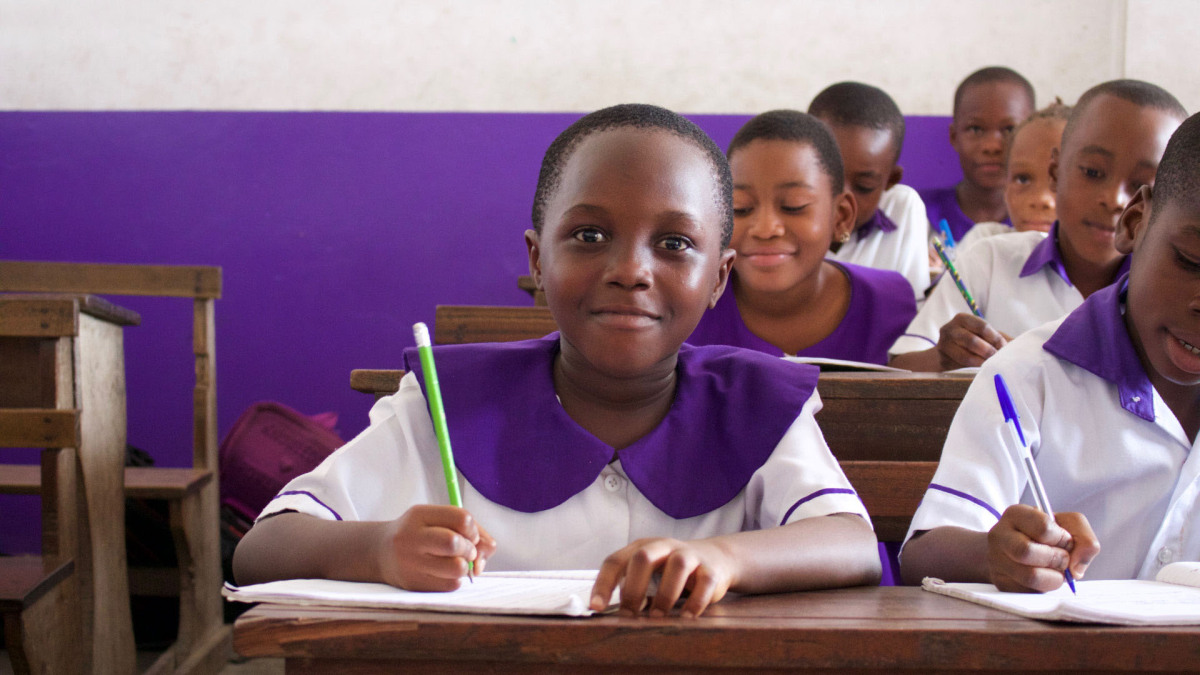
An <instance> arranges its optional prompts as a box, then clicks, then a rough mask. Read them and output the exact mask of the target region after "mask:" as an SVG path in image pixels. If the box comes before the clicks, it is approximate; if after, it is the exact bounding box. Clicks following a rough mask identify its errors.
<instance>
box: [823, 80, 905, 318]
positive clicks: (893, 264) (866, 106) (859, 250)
mask: <svg viewBox="0 0 1200 675" xmlns="http://www.w3.org/2000/svg"><path fill="white" fill-rule="evenodd" d="M808 114H810V115H812V116H813V117H816V118H817V119H819V120H821V121H822V122H824V123H825V124H827V125H829V128H830V129H831V130H832V131H833V137H834V138H835V139H836V140H837V144H838V149H839V150H840V151H841V153H842V164H843V165H844V168H845V170H846V190H848V191H849V192H850V196H851V197H853V198H854V204H855V208H856V210H857V213H858V215H857V216H856V217H855V219H854V230H853V231H852V232H843V233H842V234H841V235H839V236H838V237H837V238H836V239H834V242H833V244H832V245H831V246H830V251H831V253H830V254H829V257H830V258H833V259H834V260H838V261H841V262H847V263H853V264H855V265H862V266H864V267H874V268H876V269H881V270H892V271H893V272H899V273H900V274H901V275H903V276H904V278H905V279H908V283H909V284H911V285H912V287H913V296H914V297H915V298H917V299H918V300H924V299H925V291H926V290H927V289H928V288H929V254H928V250H929V220H928V219H927V218H926V217H925V204H924V203H922V202H921V198H920V197H919V196H917V191H916V190H914V189H912V188H910V187H909V186H907V185H901V184H900V179H901V177H903V175H904V168H903V167H901V166H900V165H899V164H897V163H896V161H897V160H898V159H900V149H901V147H903V145H904V115H901V114H900V108H898V107H896V103H895V102H894V101H893V100H892V97H891V96H888V95H887V92H885V91H883V90H882V89H879V88H878V87H872V86H871V85H869V84H863V83H861V82H839V83H838V84H834V85H831V86H829V87H827V88H826V89H825V90H824V91H822V92H821V93H819V94H817V97H816V98H814V99H813V101H812V103H811V104H809V106H808Z"/></svg>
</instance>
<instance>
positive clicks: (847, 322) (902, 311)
mask: <svg viewBox="0 0 1200 675" xmlns="http://www.w3.org/2000/svg"><path fill="white" fill-rule="evenodd" d="M832 264H833V265H836V266H837V267H838V269H840V270H841V271H842V273H843V274H845V275H846V277H847V278H848V279H849V280H850V289H851V290H850V307H849V308H847V310H846V315H845V316H844V317H843V318H842V320H841V322H839V323H838V325H837V327H836V328H834V329H833V332H832V333H830V334H829V335H826V336H825V337H824V338H823V339H822V340H821V341H819V342H817V343H815V344H812V345H809V346H808V347H805V348H804V349H801V350H799V351H798V352H797V353H795V354H790V356H811V357H820V358H827V359H840V360H843V361H862V362H864V363H876V364H879V365H886V364H887V359H888V348H889V347H891V346H892V344H893V343H894V342H895V341H896V339H897V338H898V337H899V336H900V335H901V334H902V333H903V332H904V330H905V328H906V327H907V326H908V323H909V321H911V320H912V317H913V315H914V314H915V311H916V308H915V306H914V304H913V302H912V301H911V298H909V297H906V295H905V293H906V289H905V287H904V286H903V285H901V284H898V283H897V282H896V274H895V273H894V272H887V271H884V270H876V269H871V268H870V267H860V266H858V265H851V264H849V263H838V262H835V263H832ZM688 342H689V343H690V344H694V345H733V346H735V347H745V348H747V349H753V350H756V351H760V352H763V353H766V354H772V355H775V356H783V355H784V352H783V350H782V349H780V348H779V347H777V346H775V345H773V344H771V343H769V342H767V341H766V340H764V339H762V338H760V337H759V336H757V335H755V334H754V333H752V332H751V331H750V329H749V328H747V327H746V323H745V322H744V321H742V315H741V314H740V313H739V312H738V306H737V301H736V300H735V299H734V294H733V293H730V292H728V291H726V292H725V294H724V295H722V296H721V299H720V300H718V301H717V306H716V307H713V308H712V309H711V310H709V311H708V312H706V313H705V314H704V318H702V319H700V325H698V326H696V330H695V332H693V333H692V335H691V336H690V337H689V338H688Z"/></svg>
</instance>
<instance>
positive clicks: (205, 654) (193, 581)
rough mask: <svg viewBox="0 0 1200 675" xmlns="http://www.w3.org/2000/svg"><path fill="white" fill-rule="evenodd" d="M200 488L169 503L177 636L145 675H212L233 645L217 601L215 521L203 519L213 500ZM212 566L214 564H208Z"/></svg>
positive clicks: (221, 665)
mask: <svg viewBox="0 0 1200 675" xmlns="http://www.w3.org/2000/svg"><path fill="white" fill-rule="evenodd" d="M209 487H213V488H215V486H214V485H212V483H210V484H209V485H206V486H204V488H201V490H199V491H198V492H195V493H192V494H189V495H187V496H186V497H184V498H183V499H182V500H171V501H170V502H169V505H170V510H171V536H172V538H173V539H174V541H175V557H176V558H177V559H178V561H179V635H178V637H176V639H175V644H173V645H171V648H170V649H169V650H168V651H167V652H166V653H164V654H163V655H162V656H161V657H159V659H158V661H157V662H155V664H154V665H153V666H152V667H151V668H150V669H149V670H148V671H146V673H145V675H157V674H158V673H174V674H175V675H181V674H183V673H197V674H199V675H216V673H219V672H220V670H221V668H223V667H224V666H225V660H226V657H227V655H228V653H229V650H230V646H231V644H232V641H233V629H232V627H231V626H226V625H225V614H224V607H223V606H222V603H223V600H222V599H221V590H220V585H221V569H220V556H219V555H217V556H215V558H214V557H213V556H210V555H208V554H209V553H211V552H212V551H214V550H216V549H212V548H206V547H212V546H217V545H218V543H219V540H218V537H219V532H217V531H216V530H215V528H213V527H211V526H210V525H211V523H212V522H213V521H214V520H215V519H214V518H211V517H205V516H206V514H205V513H204V510H203V509H204V507H205V506H206V505H212V506H214V507H215V505H216V495H215V489H214V490H212V491H210V492H213V493H214V494H205V493H206V488H209ZM214 560H215V562H216V564H215V565H213V564H210V563H212V562H213V561H214Z"/></svg>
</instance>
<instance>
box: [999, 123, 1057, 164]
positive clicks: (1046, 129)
mask: <svg viewBox="0 0 1200 675" xmlns="http://www.w3.org/2000/svg"><path fill="white" fill-rule="evenodd" d="M1064 126H1066V120H1057V119H1053V118H1044V119H1038V120H1033V121H1031V122H1030V123H1029V124H1026V125H1025V126H1023V127H1021V130H1020V131H1019V132H1018V133H1017V134H1016V135H1015V136H1013V137H1012V141H1011V142H1012V148H1011V151H1010V152H1011V158H1012V159H1016V158H1017V157H1019V156H1021V155H1034V154H1036V155H1040V154H1043V153H1045V154H1049V152H1050V150H1051V148H1056V147H1058V144H1059V141H1060V140H1061V139H1062V131H1063V127H1064Z"/></svg>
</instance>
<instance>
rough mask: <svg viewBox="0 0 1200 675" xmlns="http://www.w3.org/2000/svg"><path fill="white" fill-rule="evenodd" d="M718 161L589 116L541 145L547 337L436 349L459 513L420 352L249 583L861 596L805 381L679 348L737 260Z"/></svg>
mask: <svg viewBox="0 0 1200 675" xmlns="http://www.w3.org/2000/svg"><path fill="white" fill-rule="evenodd" d="M731 189H732V188H731V181H730V176H729V167H728V164H727V162H726V160H725V157H724V156H723V155H722V154H721V151H720V149H719V148H717V146H716V145H715V144H714V143H713V142H712V141H711V140H710V139H709V138H708V136H706V135H705V134H704V132H703V131H701V130H700V129H699V128H698V127H696V126H695V125H694V124H692V123H691V122H689V121H687V120H686V119H684V118H683V117H681V116H679V115H676V114H675V113H672V112H670V111H668V110H664V109H662V108H657V107H654V106H646V105H621V106H615V107H612V108H607V109H604V110H601V111H598V112H595V113H592V114H590V115H587V116H585V117H583V118H582V119H580V120H579V121H577V122H575V123H574V124H572V125H571V126H570V127H568V128H567V130H566V131H564V132H563V133H562V134H561V135H559V137H558V138H557V139H555V141H554V142H553V143H552V144H551V145H550V148H549V149H548V150H547V152H546V155H545V158H544V160H543V163H542V168H541V173H540V176H539V178H538V187H537V192H536V195H535V197H534V206H533V227H534V229H533V230H530V231H528V232H526V234H525V239H526V244H527V246H528V249H529V263H530V272H531V273H532V275H533V278H534V280H535V281H536V282H537V284H538V287H539V288H541V289H543V290H544V291H545V293H546V300H547V303H548V305H549V308H550V311H551V313H552V314H553V315H554V319H555V321H556V322H557V323H558V325H559V327H560V329H561V332H560V333H552V334H550V335H548V336H546V337H545V338H542V339H537V340H527V341H524V342H513V343H500V344H475V345H457V346H448V347H435V348H434V352H435V354H436V361H437V370H438V374H439V377H440V381H441V385H442V394H443V397H444V400H445V402H446V408H447V418H448V420H449V423H450V434H451V438H452V441H453V443H454V449H455V459H456V464H457V467H458V470H459V473H460V475H461V476H462V477H463V478H464V479H465V480H463V483H462V493H463V504H464V506H465V508H456V507H452V506H447V505H446V504H448V499H447V494H446V483H445V479H444V476H443V472H442V466H441V460H440V456H439V453H438V446H437V442H436V439H435V436H434V432H433V427H432V424H431V422H430V415H429V409H428V406H427V404H426V399H425V395H424V393H423V388H422V382H423V380H422V378H421V377H420V376H419V373H414V372H413V370H414V369H419V368H420V361H419V360H418V359H417V358H416V357H415V354H414V350H409V351H407V352H406V353H405V368H406V369H407V370H408V371H409V373H408V374H407V375H406V376H405V377H404V379H403V380H402V382H401V384H400V389H399V391H398V392H397V393H396V394H395V395H393V396H391V397H389V398H385V399H381V400H380V401H379V402H378V403H377V404H376V406H375V407H374V409H373V410H372V411H371V413H372V415H371V417H372V423H371V426H370V427H368V428H367V429H366V430H365V431H364V432H363V433H361V434H360V435H359V436H358V437H357V438H355V439H354V440H352V441H350V442H349V443H347V444H346V445H345V446H343V447H342V448H340V449H339V450H337V451H336V452H334V453H333V454H332V455H331V456H330V457H329V458H328V459H327V460H325V461H324V462H323V463H322V464H321V465H320V466H318V467H317V468H316V469H314V470H313V471H312V472H311V473H308V474H305V475H303V476H300V477H298V478H296V479H295V480H293V481H292V482H290V483H289V484H288V485H287V486H285V487H284V489H283V491H281V492H280V494H279V496H278V497H276V499H275V500H274V501H273V502H272V503H270V504H269V505H268V506H267V508H266V509H265V510H264V511H263V513H262V515H260V516H259V519H258V521H257V523H256V524H255V525H254V527H253V528H252V529H251V530H250V532H249V533H248V534H247V535H246V537H245V539H243V540H242V542H241V544H240V545H239V546H238V549H237V554H236V556H235V559H234V569H235V572H236V575H237V579H238V581H239V583H243V584H245V583H257V582H263V581H269V580H273V579H282V578H335V579H347V580H357V581H375V582H384V583H388V584H392V585H394V586H399V587H401V588H407V589H412V590H422V591H448V590H452V589H455V588H457V587H458V586H459V585H460V584H461V583H463V579H462V577H463V576H464V575H465V574H466V573H467V563H468V562H472V561H473V562H474V565H475V570H476V571H483V570H484V568H485V567H486V568H487V569H491V570H538V569H589V568H597V567H598V568H599V569H600V573H599V575H598V577H597V580H596V583H595V587H594V595H593V601H592V603H593V607H594V608H596V609H600V608H602V607H604V606H605V605H606V604H607V599H608V597H609V596H610V594H611V592H612V591H613V589H614V588H616V587H617V586H618V584H619V585H620V587H621V609H622V612H624V613H626V614H635V613H639V612H641V611H643V602H644V601H645V599H646V597H647V593H648V590H647V589H648V588H649V586H650V584H651V581H652V579H653V578H656V577H658V590H657V594H655V595H654V597H653V602H652V603H651V604H650V606H649V608H648V611H649V612H650V614H651V615H661V614H663V613H667V612H670V611H671V609H672V607H673V606H674V605H675V602H676V600H678V599H679V598H681V597H682V596H684V595H685V589H686V590H687V591H689V592H690V594H686V595H687V598H686V601H685V602H684V604H683V606H682V609H681V610H680V611H681V613H682V614H683V615H685V616H696V615H699V614H700V613H701V612H703V611H704V609H705V608H706V607H707V606H708V605H710V604H711V603H714V602H717V601H718V600H720V599H721V597H722V596H723V595H724V594H725V593H726V592H727V591H733V592H738V593H765V592H774V591H792V590H799V589H809V588H829V587H834V586H849V585H858V584H874V583H876V582H877V581H878V579H879V574H880V571H879V560H878V557H877V555H876V548H875V544H876V541H875V537H874V535H873V534H872V530H871V525H870V522H869V521H868V520H867V515H866V513H865V511H864V510H863V506H862V504H861V502H860V501H859V499H858V497H857V496H856V495H855V493H854V490H853V489H852V488H851V486H850V484H849V483H848V482H847V481H846V478H845V476H844V475H843V474H842V472H841V469H840V468H839V466H838V463H837V461H835V460H834V458H833V456H832V455H831V454H830V453H829V450H828V448H827V447H826V445H825V441H824V439H823V438H822V436H821V432H820V429H819V428H818V427H817V424H816V422H815V420H814V419H813V413H814V412H815V411H816V410H817V409H818V408H819V407H820V400H819V398H818V397H817V395H816V393H815V386H816V380H817V371H816V369H815V368H812V367H811V366H805V365H801V364H796V363H789V362H787V361H784V360H782V359H776V358H770V357H766V356H763V355H761V354H756V353H753V352H748V351H744V350H737V349H729V348H719V347H706V348H693V347H690V346H687V345H683V341H684V338H686V337H687V336H688V335H689V334H690V333H691V332H692V329H693V328H694V327H695V325H696V322H697V321H698V320H699V318H700V315H701V314H703V313H704V311H705V310H706V309H707V308H708V307H710V306H711V305H712V303H714V302H715V301H716V299H717V297H719V296H720V294H721V291H722V290H723V289H724V287H725V282H726V279H727V278H728V274H729V271H730V267H731V263H732V259H733V253H732V251H730V250H729V249H728V248H727V246H728V241H729V236H730V233H731V231H732V217H731V214H730V200H731V195H730V192H731Z"/></svg>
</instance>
